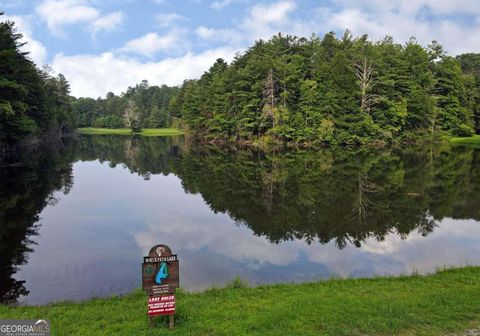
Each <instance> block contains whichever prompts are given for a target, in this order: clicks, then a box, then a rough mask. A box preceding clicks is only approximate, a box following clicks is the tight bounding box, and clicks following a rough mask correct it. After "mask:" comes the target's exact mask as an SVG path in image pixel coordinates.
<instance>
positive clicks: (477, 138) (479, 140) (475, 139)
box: [450, 134, 480, 144]
mask: <svg viewBox="0 0 480 336" xmlns="http://www.w3.org/2000/svg"><path fill="white" fill-rule="evenodd" d="M450 142H454V143H468V144H480V135H478V134H476V135H473V136H471V137H453V138H450Z"/></svg>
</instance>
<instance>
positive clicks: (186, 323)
mask: <svg viewBox="0 0 480 336" xmlns="http://www.w3.org/2000/svg"><path fill="white" fill-rule="evenodd" d="M0 317H1V318H17V319H18V318H35V319H37V318H41V319H49V320H50V323H51V325H52V329H53V333H52V335H335V336H340V335H444V334H449V333H452V332H458V331H462V330H465V329H468V328H478V327H480V267H467V268H461V269H452V270H446V271H441V272H438V273H436V274H434V275H429V276H426V277H422V276H412V277H399V278H375V279H351V280H329V281H321V282H315V283H307V284H296V285H295V284H284V285H270V286H261V287H256V288H247V287H244V286H241V284H240V285H238V284H237V286H235V285H230V286H229V287H227V288H223V289H211V290H208V291H206V292H202V293H183V292H180V293H179V294H177V314H176V315H175V320H176V327H175V329H174V330H173V331H168V330H167V328H166V321H167V319H166V318H159V319H157V321H156V324H157V325H156V327H155V328H153V329H150V328H149V327H148V323H147V317H146V298H145V296H144V294H143V293H142V292H141V291H139V290H138V291H135V292H134V293H132V294H129V295H126V296H121V297H112V298H105V299H94V300H89V301H85V302H80V303H68V302H64V303H57V304H53V305H48V306H37V307H22V306H19V307H5V306H0Z"/></svg>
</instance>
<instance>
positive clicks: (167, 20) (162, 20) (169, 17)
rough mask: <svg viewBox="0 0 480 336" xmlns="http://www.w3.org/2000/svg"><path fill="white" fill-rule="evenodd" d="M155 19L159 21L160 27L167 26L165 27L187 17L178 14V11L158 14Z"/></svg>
mask: <svg viewBox="0 0 480 336" xmlns="http://www.w3.org/2000/svg"><path fill="white" fill-rule="evenodd" d="M155 19H156V20H157V22H158V25H159V27H162V28H165V27H171V26H172V25H174V24H175V23H177V22H179V21H184V20H186V19H187V18H186V17H184V16H182V15H179V14H176V13H168V14H158V15H157V16H156V17H155Z"/></svg>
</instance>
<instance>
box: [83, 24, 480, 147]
mask: <svg viewBox="0 0 480 336" xmlns="http://www.w3.org/2000/svg"><path fill="white" fill-rule="evenodd" d="M479 69H480V55H479V54H464V55H460V56H458V57H456V58H453V57H450V56H447V55H446V53H445V52H444V51H443V48H442V46H441V45H440V44H438V43H437V42H435V41H434V42H432V43H431V44H429V45H428V46H427V47H423V46H422V45H420V44H419V43H418V42H417V41H416V40H415V39H414V38H412V39H410V41H408V42H407V43H406V44H404V45H402V44H398V43H395V42H394V40H393V39H392V38H391V37H385V38H384V39H383V40H381V41H377V42H372V41H370V40H368V37H367V36H366V35H364V36H361V37H357V38H354V37H353V36H352V35H351V34H350V33H349V32H348V31H347V32H346V33H345V34H344V35H343V36H342V37H341V38H337V37H336V36H335V34H334V33H329V34H326V35H325V36H324V37H323V38H318V37H315V36H313V37H312V38H310V39H305V38H298V37H292V36H282V35H281V34H278V35H276V36H274V37H272V38H271V39H270V40H269V41H262V40H260V41H257V42H256V43H255V44H254V46H252V47H251V48H249V49H248V50H247V51H246V52H245V53H241V54H238V55H237V56H236V57H235V59H234V60H233V62H232V63H231V64H227V63H226V62H225V61H224V60H222V59H218V60H217V61H216V62H215V64H213V65H212V67H211V68H210V69H209V70H208V71H207V72H205V73H204V74H203V76H201V78H200V79H198V80H187V81H185V82H184V83H183V85H181V86H180V88H178V89H177V88H175V89H171V88H168V87H162V88H158V87H155V86H153V87H148V83H147V82H142V84H140V85H137V87H135V88H129V90H128V91H127V93H125V94H123V95H122V96H121V97H117V96H115V95H113V94H109V95H107V97H106V98H105V99H97V100H96V101H94V100H91V99H90V100H84V99H81V100H78V101H77V102H76V104H75V106H76V107H75V108H76V110H77V111H78V113H79V115H80V120H83V122H82V123H81V125H82V126H104V127H118V126H120V125H122V118H121V116H122V113H123V111H124V110H126V108H125V106H127V103H128V102H129V101H131V100H132V99H130V97H132V96H135V99H133V103H134V104H133V105H135V106H134V107H138V108H139V109H140V111H141V116H139V118H140V120H141V121H140V122H139V124H141V125H143V127H158V126H165V125H171V122H172V120H175V122H176V124H175V125H174V126H178V125H179V124H181V125H182V126H183V127H184V128H185V129H186V130H187V132H188V134H190V135H192V136H198V137H201V138H207V139H216V140H234V141H251V140H259V139H263V140H272V141H292V142H295V143H304V144H327V143H337V144H338V143H341V144H350V143H363V142H366V141H371V140H376V141H383V142H395V141H399V140H403V141H408V140H419V139H432V138H439V137H441V136H444V135H447V136H448V135H457V136H469V135H471V134H473V133H475V132H478V131H479V130H480V98H479V97H480V70H479ZM169 89H170V90H169ZM155 94H157V97H160V98H155V99H153V97H154V96H155ZM159 99H160V100H161V103H154V104H152V103H151V102H152V101H158V100H159ZM87 101H88V104H86V102H87ZM122 102H123V103H122ZM116 104H117V105H116ZM115 106H120V107H119V108H116V107H115ZM179 121H181V123H179Z"/></svg>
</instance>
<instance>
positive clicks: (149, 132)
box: [77, 127, 183, 136]
mask: <svg viewBox="0 0 480 336" xmlns="http://www.w3.org/2000/svg"><path fill="white" fill-rule="evenodd" d="M77 132H78V133H80V134H113V135H134V134H135V135H141V136H171V135H182V134H183V131H182V130H180V129H178V128H144V129H142V131H141V132H140V133H132V130H131V129H129V128H94V127H85V128H77Z"/></svg>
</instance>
